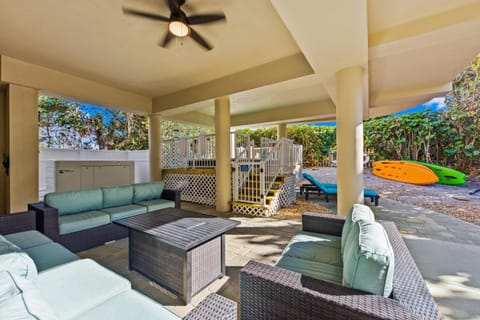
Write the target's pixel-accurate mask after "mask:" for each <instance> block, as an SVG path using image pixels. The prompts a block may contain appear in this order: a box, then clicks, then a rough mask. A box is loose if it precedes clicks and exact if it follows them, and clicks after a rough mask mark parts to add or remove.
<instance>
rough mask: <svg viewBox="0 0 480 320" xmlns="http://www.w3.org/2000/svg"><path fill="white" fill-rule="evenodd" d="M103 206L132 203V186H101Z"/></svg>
mask: <svg viewBox="0 0 480 320" xmlns="http://www.w3.org/2000/svg"><path fill="white" fill-rule="evenodd" d="M102 194H103V207H104V208H111V207H118V206H125V205H128V204H132V201H133V187H132V186H131V185H128V186H111V187H102Z"/></svg>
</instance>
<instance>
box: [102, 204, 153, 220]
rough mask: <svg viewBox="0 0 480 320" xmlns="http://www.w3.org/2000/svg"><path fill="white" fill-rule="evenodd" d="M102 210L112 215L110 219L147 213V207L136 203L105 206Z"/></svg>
mask: <svg viewBox="0 0 480 320" xmlns="http://www.w3.org/2000/svg"><path fill="white" fill-rule="evenodd" d="M102 211H104V212H106V213H108V214H109V215H110V219H111V220H112V221H113V220H117V219H122V218H127V217H131V216H136V215H137V214H142V213H146V212H147V208H146V207H144V206H139V205H136V204H129V205H126V206H121V207H113V208H105V209H102Z"/></svg>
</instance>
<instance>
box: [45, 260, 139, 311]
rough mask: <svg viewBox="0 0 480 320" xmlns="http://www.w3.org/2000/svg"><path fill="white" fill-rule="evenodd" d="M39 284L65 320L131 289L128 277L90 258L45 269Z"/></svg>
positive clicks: (46, 297)
mask: <svg viewBox="0 0 480 320" xmlns="http://www.w3.org/2000/svg"><path fill="white" fill-rule="evenodd" d="M37 285H38V288H39V289H40V292H41V293H42V296H43V297H44V298H45V300H46V301H47V302H48V303H49V304H50V305H51V306H52V307H53V308H54V310H55V312H56V313H57V314H58V315H59V316H61V317H62V319H74V318H76V317H78V316H80V315H81V314H83V313H84V312H86V311H88V310H90V309H92V308H94V307H95V306H98V305H100V304H101V303H103V302H105V301H106V300H108V299H110V298H111V297H113V296H115V295H117V294H119V293H122V292H124V291H127V290H129V289H130V288H131V285H130V282H129V281H128V280H127V279H125V278H123V277H121V276H119V275H117V274H116V273H114V272H112V271H110V270H108V269H106V268H104V267H102V266H101V265H99V264H98V263H96V262H95V261H93V260H90V259H81V260H77V261H73V262H70V263H67V264H64V265H60V266H58V267H54V268H51V269H48V270H46V271H43V272H41V273H39V274H38V278H37Z"/></svg>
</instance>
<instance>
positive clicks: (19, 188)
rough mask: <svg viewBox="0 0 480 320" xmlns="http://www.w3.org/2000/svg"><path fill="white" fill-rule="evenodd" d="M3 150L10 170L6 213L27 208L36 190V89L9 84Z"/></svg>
mask: <svg viewBox="0 0 480 320" xmlns="http://www.w3.org/2000/svg"><path fill="white" fill-rule="evenodd" d="M6 119H7V121H6V133H7V134H6V136H7V139H6V150H7V154H8V156H9V160H10V161H9V162H10V169H9V176H8V177H7V187H6V193H7V195H6V209H7V212H8V213H13V212H19V211H25V210H27V206H28V204H29V203H32V202H37V201H38V199H39V193H38V90H36V89H32V88H27V87H22V86H18V85H14V84H10V85H9V86H8V91H7V112H6Z"/></svg>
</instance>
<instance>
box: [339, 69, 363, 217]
mask: <svg viewBox="0 0 480 320" xmlns="http://www.w3.org/2000/svg"><path fill="white" fill-rule="evenodd" d="M362 74H363V69H362V67H359V66H356V67H349V68H345V69H343V70H340V71H339V72H337V74H336V87H337V92H336V96H337V114H336V116H337V184H338V193H337V214H338V215H339V216H346V215H347V214H348V212H349V210H350V209H351V208H352V206H353V204H355V203H363V82H362V81H363V80H362Z"/></svg>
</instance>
